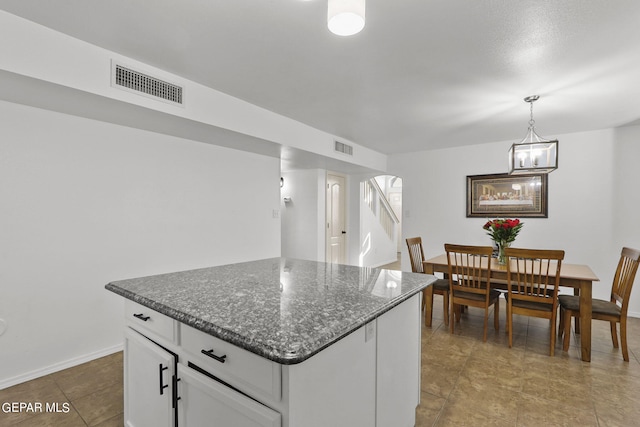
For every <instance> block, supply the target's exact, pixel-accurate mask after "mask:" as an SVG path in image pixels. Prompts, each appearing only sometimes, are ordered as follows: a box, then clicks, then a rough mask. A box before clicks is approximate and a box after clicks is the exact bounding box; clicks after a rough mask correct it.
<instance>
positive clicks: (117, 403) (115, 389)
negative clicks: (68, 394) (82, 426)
mask: <svg viewBox="0 0 640 427" xmlns="http://www.w3.org/2000/svg"><path fill="white" fill-rule="evenodd" d="M71 403H72V404H73V406H74V407H75V408H76V410H77V411H78V413H79V414H80V416H81V417H82V418H83V419H84V420H85V422H86V423H87V425H88V426H95V425H98V424H100V423H102V422H105V421H107V420H109V419H111V418H113V417H115V416H117V415H119V414H121V413H123V412H124V395H123V388H122V384H115V385H112V386H110V387H107V388H102V389H100V390H99V391H97V392H95V393H92V394H90V395H87V396H84V397H80V398H78V399H77V400H73V401H72V402H71Z"/></svg>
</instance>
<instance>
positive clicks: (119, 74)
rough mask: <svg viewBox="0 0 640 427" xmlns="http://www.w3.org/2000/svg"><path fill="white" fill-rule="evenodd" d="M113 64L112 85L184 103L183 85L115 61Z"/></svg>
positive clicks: (173, 102) (148, 95)
mask: <svg viewBox="0 0 640 427" xmlns="http://www.w3.org/2000/svg"><path fill="white" fill-rule="evenodd" d="M112 64H113V65H112V70H111V86H113V87H117V88H120V89H124V90H127V91H130V92H134V93H137V94H140V95H144V96H147V97H150V98H153V99H158V100H162V101H164V102H168V103H171V104H175V105H182V97H183V88H182V87H180V86H178V85H175V84H172V83H168V82H165V81H163V80H160V79H157V78H155V77H152V76H149V75H147V74H144V73H141V72H139V71H135V70H132V69H131V68H128V67H124V66H122V65H120V64H116V63H115V62H114V63H112Z"/></svg>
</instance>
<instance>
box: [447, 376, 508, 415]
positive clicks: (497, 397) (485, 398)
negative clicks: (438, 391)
mask: <svg viewBox="0 0 640 427" xmlns="http://www.w3.org/2000/svg"><path fill="white" fill-rule="evenodd" d="M518 396H519V393H517V392H514V391H513V390H512V389H510V388H507V387H503V386H502V385H501V384H499V383H496V382H493V381H475V380H474V379H469V378H465V377H462V376H461V377H460V379H459V380H458V382H457V383H456V386H455V388H454V390H453V391H452V392H451V394H450V395H449V398H448V399H447V403H446V405H445V408H446V409H447V410H450V411H456V410H458V411H467V412H470V413H474V414H479V415H482V416H483V417H486V418H488V419H500V420H502V421H507V422H511V423H515V421H516V416H517V410H518V405H517V403H518Z"/></svg>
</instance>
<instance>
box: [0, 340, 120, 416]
mask: <svg viewBox="0 0 640 427" xmlns="http://www.w3.org/2000/svg"><path fill="white" fill-rule="evenodd" d="M122 372H123V370H122V352H118V353H115V354H112V355H110V356H106V357H102V358H100V359H96V360H93V361H91V362H88V363H83V364H81V365H78V366H75V367H73V368H69V369H65V370H63V371H60V372H56V373H53V374H51V375H47V376H44V377H40V378H37V379H35V380H32V381H28V382H25V383H22V384H18V385H16V386H13V387H9V388H6V389H4V390H0V404H4V403H6V402H31V403H36V402H40V403H42V405H43V407H44V405H45V404H46V403H50V404H51V403H58V410H59V411H60V412H46V410H44V408H43V412H42V413H33V412H31V413H27V412H22V413H6V412H4V411H1V410H0V426H2V427H4V426H19V427H86V426H96V427H98V426H99V427H115V426H118V427H122V426H123V425H124V417H123V393H122V392H123V389H122ZM65 404H66V405H65ZM65 406H67V407H68V410H65Z"/></svg>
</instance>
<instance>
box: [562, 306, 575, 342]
mask: <svg viewBox="0 0 640 427" xmlns="http://www.w3.org/2000/svg"><path fill="white" fill-rule="evenodd" d="M560 310H561V313H562V315H561V317H560V318H561V319H562V324H561V326H562V329H563V331H562V333H563V339H562V350H563V351H569V339H570V338H571V317H572V316H573V312H571V311H569V310H565V309H563V308H561V309H560Z"/></svg>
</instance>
